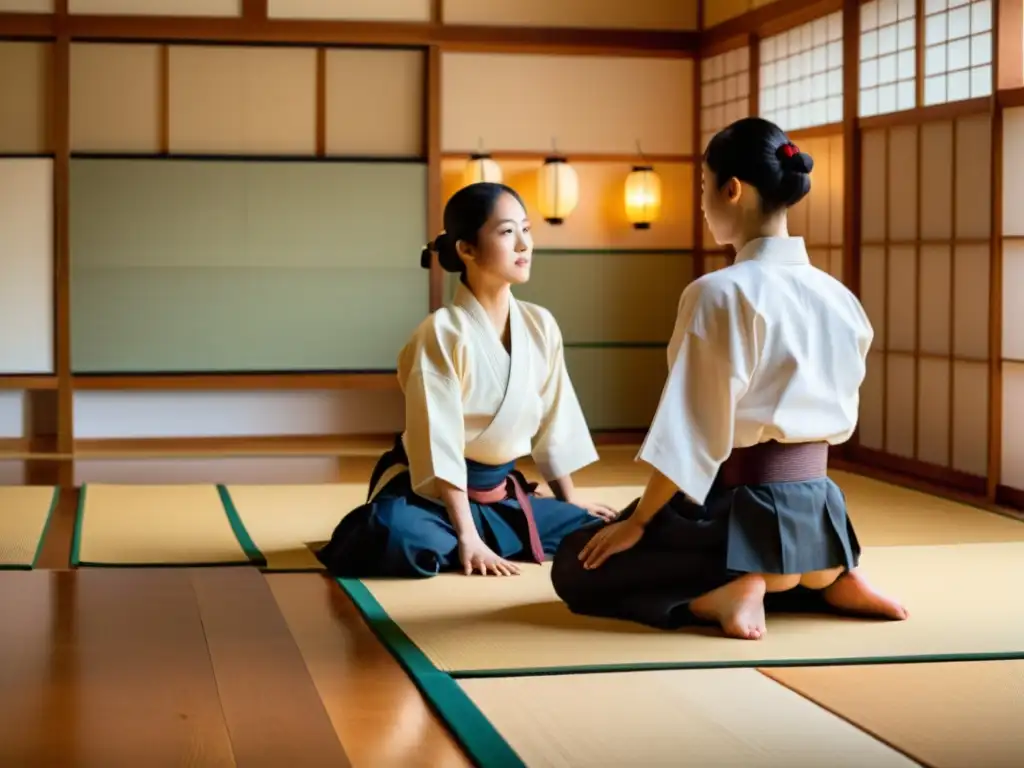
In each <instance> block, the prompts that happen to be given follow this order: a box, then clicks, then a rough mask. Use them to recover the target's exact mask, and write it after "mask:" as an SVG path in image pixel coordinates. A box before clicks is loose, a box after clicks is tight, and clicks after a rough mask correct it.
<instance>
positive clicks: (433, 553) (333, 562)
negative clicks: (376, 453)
mask: <svg viewBox="0 0 1024 768" xmlns="http://www.w3.org/2000/svg"><path fill="white" fill-rule="evenodd" d="M396 467H398V468H400V469H401V468H407V467H408V459H407V457H406V454H405V450H404V448H403V446H402V442H401V438H399V439H398V440H396V442H395V446H394V447H393V448H392V449H391V450H389V451H387V452H386V453H385V454H384V455H383V456H381V458H380V460H379V461H378V462H377V465H376V467H375V468H374V470H373V474H372V475H371V477H370V484H369V491H368V493H367V502H366V504H363V505H362V506H360V507H357V508H356V509H354V510H352V511H351V512H350V513H349V514H347V515H346V516H345V517H343V518H342V519H341V522H339V523H338V525H337V527H336V528H335V529H334V533H333V534H332V536H331V539H330V541H329V542H328V543H327V544H326V545H324V547H323V548H322V549H320V551H319V552H318V553H317V557H318V559H319V560H320V562H321V563H323V565H324V567H325V568H326V569H327V570H328V572H330V573H331V574H332V575H334V576H336V577H347V578H374V577H377V578H402V577H408V578H415V577H429V576H434V575H436V574H438V573H442V572H445V571H452V570H460V569H461V561H460V558H459V541H458V535H457V534H456V532H455V527H454V526H453V525H452V523H451V519H450V518H449V517H448V511H447V509H446V508H445V506H444V505H443V504H442V503H440V502H434V501H431V500H430V499H426V498H424V497H422V496H420V495H418V494H417V493H415V492H414V491H413V489H412V483H411V477H410V474H409V472H408V470H407V469H405V470H404V471H400V472H398V473H397V474H395V475H394V476H393V477H391V478H390V479H388V480H387V481H386V482H385V484H384V485H383V487H381V488H380V489H379V490H377V492H376V493H375V494H374V489H375V488H376V486H377V485H378V484H379V482H380V481H381V479H382V478H383V477H384V475H385V473H386V472H388V470H393V469H394V468H396ZM466 469H467V479H468V485H469V488H470V489H473V490H480V491H486V490H490V489H493V488H495V487H496V486H499V485H501V484H502V482H507V483H509V485H510V486H511V478H512V477H513V476H514V477H515V479H516V481H518V482H519V483H520V485H521V487H522V488H523V489H524V490H525V491H526V492H527V493H528V494H529V497H530V504H531V506H532V508H533V517H534V520H535V522H536V528H537V533H538V534H539V537H540V543H541V546H542V548H543V551H544V554H545V555H546V556H547V557H550V556H552V555H554V553H555V551H556V550H557V549H558V547H559V545H560V544H561V543H562V540H563V539H564V538H565V537H566V536H568V535H569V534H571V533H574V532H576V531H580V530H584V529H587V528H591V527H597V526H600V525H602V524H603V521H602V520H601V519H600V518H597V517H595V516H593V515H591V514H590V513H589V512H587V511H586V510H585V509H583V508H581V507H578V506H575V505H573V504H569V503H568V502H564V501H560V500H558V499H554V498H548V497H539V496H537V495H536V494H535V490H536V487H537V486H536V484H535V483H528V482H526V480H525V478H523V476H522V475H521V474H520V473H519V472H518V471H517V470H516V469H515V462H510V463H508V464H503V465H500V466H490V465H485V464H480V463H478V462H475V461H470V460H467V461H466ZM508 495H509V497H510V498H507V499H505V500H503V501H500V502H496V503H493V504H482V503H478V502H475V501H470V503H469V508H470V513H471V514H472V517H473V523H474V524H475V526H476V529H477V532H478V533H479V534H480V537H481V538H482V539H483V541H484V543H485V544H486V545H487V546H488V547H490V548H491V550H492V551H493V552H494V553H495V554H496V555H498V556H499V557H502V558H504V559H506V560H531V559H532V556H531V550H530V537H529V531H528V527H527V520H526V517H525V515H524V514H523V511H522V508H521V507H520V505H519V503H518V502H517V501H516V500H515V494H514V493H512V492H511V488H510V492H509V494H508Z"/></svg>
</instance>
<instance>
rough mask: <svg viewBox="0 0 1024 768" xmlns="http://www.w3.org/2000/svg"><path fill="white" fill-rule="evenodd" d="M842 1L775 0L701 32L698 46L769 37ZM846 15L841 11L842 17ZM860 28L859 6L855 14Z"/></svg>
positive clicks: (832, 9)
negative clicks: (751, 36)
mask: <svg viewBox="0 0 1024 768" xmlns="http://www.w3.org/2000/svg"><path fill="white" fill-rule="evenodd" d="M843 7H844V0H775V2H773V3H769V4H767V5H763V6H761V7H760V8H756V9H754V10H753V11H750V12H749V13H744V14H743V15H742V16H736V17H734V18H732V19H729V20H727V21H723V22H722V23H721V24H716V25H715V26H713V27H711V28H710V29H706V30H704V31H703V33H702V35H701V45H702V47H703V46H714V45H717V44H719V43H721V42H722V41H723V40H728V39H729V38H732V37H737V36H739V35H750V34H756V35H757V36H758V37H762V38H763V37H771V36H772V35H777V34H779V33H780V32H784V31H786V30H787V29H792V28H793V27H798V26H800V25H801V24H805V23H807V22H808V21H813V20H814V19H817V18H820V17H821V16H827V15H828V14H830V13H835V12H836V11H838V10H842V9H843ZM847 13H848V12H847ZM845 15H846V14H844V16H845ZM854 15H855V17H856V18H857V22H858V27H857V29H858V30H859V29H860V19H859V7H858V10H857V12H856V13H855V14H854Z"/></svg>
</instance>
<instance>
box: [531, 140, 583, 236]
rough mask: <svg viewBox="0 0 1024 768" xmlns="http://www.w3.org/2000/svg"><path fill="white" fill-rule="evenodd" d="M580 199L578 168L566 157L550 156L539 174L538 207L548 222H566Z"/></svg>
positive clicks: (555, 223) (556, 223)
mask: <svg viewBox="0 0 1024 768" xmlns="http://www.w3.org/2000/svg"><path fill="white" fill-rule="evenodd" d="M579 201H580V181H579V176H577V175H576V169H575V168H573V167H572V166H571V165H569V163H568V161H567V160H566V159H565V158H564V157H549V158H547V159H546V160H545V161H544V165H542V166H541V167H540V170H539V171H538V174H537V207H538V208H539V209H540V212H541V215H542V216H543V217H544V220H545V221H546V222H548V224H554V225H556V226H557V225H558V224H561V223H562V222H564V221H565V220H566V219H567V218H568V217H569V216H570V215H571V214H572V212H573V211H575V210H576V206H577V205H578V204H579Z"/></svg>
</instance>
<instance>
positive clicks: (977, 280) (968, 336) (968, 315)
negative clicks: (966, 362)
mask: <svg viewBox="0 0 1024 768" xmlns="http://www.w3.org/2000/svg"><path fill="white" fill-rule="evenodd" d="M989 259H990V256H989V247H988V246H987V245H958V246H956V249H955V255H954V259H953V261H954V268H953V290H954V296H953V300H954V305H953V319H954V323H955V326H956V327H955V328H954V329H953V352H954V354H955V355H957V356H958V357H969V358H972V359H975V360H987V359H988V356H989V349H988V323H989V311H988V308H989V291H990V285H989V282H990V281H989V275H990V273H991V270H990V269H989Z"/></svg>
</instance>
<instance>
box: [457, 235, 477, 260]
mask: <svg viewBox="0 0 1024 768" xmlns="http://www.w3.org/2000/svg"><path fill="white" fill-rule="evenodd" d="M455 251H456V253H458V254H459V258H460V259H462V261H463V262H467V261H472V260H473V258H474V257H475V256H476V249H475V248H474V247H473V246H472V245H470V244H469V243H467V242H466V241H465V240H457V241H456V242H455Z"/></svg>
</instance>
